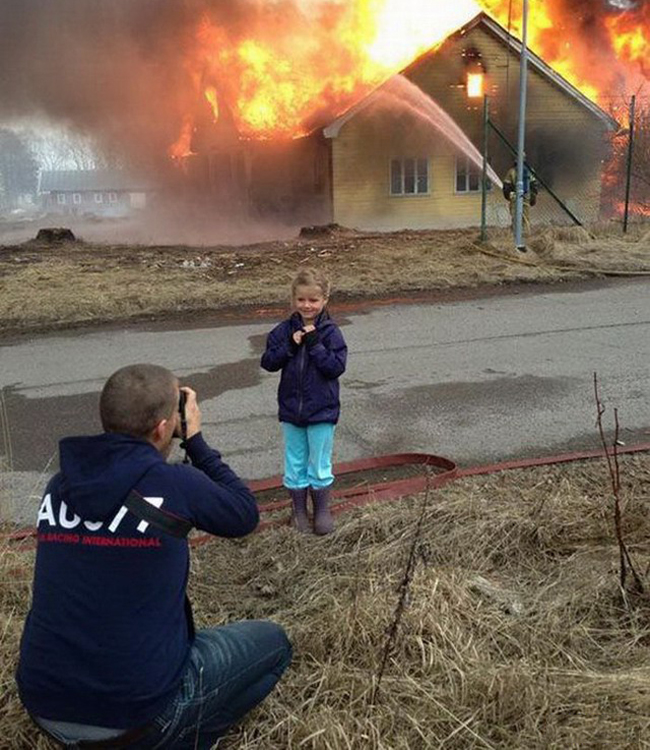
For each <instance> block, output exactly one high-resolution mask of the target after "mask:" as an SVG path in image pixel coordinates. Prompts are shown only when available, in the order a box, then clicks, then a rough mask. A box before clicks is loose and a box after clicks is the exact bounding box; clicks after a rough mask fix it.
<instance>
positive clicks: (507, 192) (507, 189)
mask: <svg viewBox="0 0 650 750" xmlns="http://www.w3.org/2000/svg"><path fill="white" fill-rule="evenodd" d="M538 190H539V188H538V185H537V180H536V179H535V177H534V175H533V174H532V172H531V171H530V169H529V168H528V165H527V164H526V162H525V161H524V204H523V211H522V215H521V227H522V229H523V230H524V231H526V232H527V231H528V230H529V229H530V207H531V206H534V205H535V204H536V203H537V193H538ZM503 197H504V198H505V199H506V200H507V201H508V202H509V204H510V216H511V218H512V231H513V232H514V230H515V215H516V210H517V208H516V207H517V160H516V159H515V161H514V162H513V164H512V166H511V167H510V169H509V170H508V173H507V174H506V176H505V177H504V178H503Z"/></svg>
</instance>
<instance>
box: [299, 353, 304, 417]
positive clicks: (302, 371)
mask: <svg viewBox="0 0 650 750" xmlns="http://www.w3.org/2000/svg"><path fill="white" fill-rule="evenodd" d="M298 372H299V373H300V377H299V378H298V419H300V418H301V416H302V393H303V387H302V380H303V376H304V373H305V346H304V344H303V345H302V347H301V348H300V368H299V370H298Z"/></svg>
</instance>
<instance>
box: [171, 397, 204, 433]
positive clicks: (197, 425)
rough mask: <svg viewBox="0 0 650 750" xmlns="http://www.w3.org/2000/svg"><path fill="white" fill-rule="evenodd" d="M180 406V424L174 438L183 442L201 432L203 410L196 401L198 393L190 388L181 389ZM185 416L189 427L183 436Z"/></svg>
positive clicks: (178, 423)
mask: <svg viewBox="0 0 650 750" xmlns="http://www.w3.org/2000/svg"><path fill="white" fill-rule="evenodd" d="M179 392H180V394H183V395H180V394H179V405H178V411H179V416H178V422H177V425H176V429H175V430H174V436H175V437H177V438H181V439H182V440H189V439H190V438H191V437H194V435H196V434H197V433H198V432H201V410H200V409H199V404H198V401H197V399H196V391H195V390H193V389H192V388H190V387H189V386H186V385H182V386H180V388H179ZM183 416H184V417H185V423H186V426H187V429H186V433H185V434H183V431H182V422H183Z"/></svg>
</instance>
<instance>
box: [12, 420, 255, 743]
mask: <svg viewBox="0 0 650 750" xmlns="http://www.w3.org/2000/svg"><path fill="white" fill-rule="evenodd" d="M187 453H188V455H189V457H190V459H191V461H192V464H193V466H188V465H182V464H179V465H172V464H168V463H166V461H165V459H164V458H163V456H162V455H161V454H160V453H159V452H158V451H157V450H156V448H154V446H153V445H151V444H150V443H148V442H146V441H144V440H138V439H137V438H132V437H128V436H126V435H117V434H104V435H98V436H95V437H80V438H66V439H64V440H62V441H61V443H60V466H61V471H60V472H59V473H58V474H56V475H55V476H54V477H53V478H52V479H51V480H50V482H49V484H48V486H47V488H46V490H45V495H44V498H43V501H42V504H41V507H40V510H39V514H38V548H37V554H36V566H35V571H34V591H33V597H32V606H31V610H30V613H29V615H28V617H27V621H26V623H25V629H24V632H23V637H22V641H21V649H20V662H19V666H18V672H17V682H18V688H19V692H20V697H21V700H22V702H23V704H24V705H25V707H26V708H27V710H28V711H29V712H30V713H31V714H32V715H35V716H40V717H42V718H45V719H52V720H55V721H70V722H77V723H81V724H91V725H95V726H102V727H112V728H117V729H130V728H133V727H137V726H140V725H142V724H145V723H147V722H148V721H150V720H151V719H152V718H154V717H155V716H156V715H157V714H159V713H160V712H161V711H162V710H163V709H164V708H165V706H166V705H167V704H168V703H169V701H170V700H171V699H172V698H173V697H174V695H175V693H176V692H177V691H178V689H179V687H180V682H181V678H182V675H183V672H184V670H185V667H186V665H187V662H188V658H189V652H190V647H191V644H192V639H193V637H194V626H193V623H192V614H191V609H190V607H189V602H186V595H185V588H186V584H187V578H188V572H189V549H188V543H187V540H186V539H177V538H175V537H172V536H170V535H168V534H165V533H164V532H162V531H159V530H157V529H156V528H154V527H152V526H151V525H149V524H147V523H146V522H144V521H141V520H139V519H138V518H137V517H136V516H135V515H133V514H132V513H130V512H129V511H127V510H126V508H125V507H124V506H123V502H124V499H125V497H126V496H127V495H128V493H129V491H130V490H131V489H132V488H134V489H135V490H136V491H137V492H139V493H140V494H141V495H143V496H144V497H145V498H147V499H148V500H149V501H150V502H152V503H153V504H155V505H158V506H159V507H162V508H163V510H165V511H167V512H169V513H172V514H175V515H177V516H180V517H182V518H185V519H188V520H189V521H191V522H192V524H193V525H194V526H195V527H196V528H198V529H202V530H203V531H206V532H208V533H210V534H216V535H218V536H225V537H238V536H243V535H245V534H248V533H249V532H251V531H253V529H254V528H255V527H256V526H257V523H258V519H259V516H258V511H257V506H256V503H255V499H254V497H253V495H252V494H251V492H250V491H249V490H248V488H247V487H246V486H245V485H244V484H243V482H242V481H241V480H240V479H239V478H238V477H237V475H236V474H235V473H234V472H233V471H232V470H231V469H230V468H229V467H228V466H227V465H226V464H225V463H223V461H222V460H221V457H220V455H219V453H217V451H215V450H212V449H211V448H210V447H209V446H208V445H207V444H206V442H205V441H204V439H203V437H202V435H201V434H200V433H199V434H197V435H194V436H193V437H192V438H190V440H188V441H187Z"/></svg>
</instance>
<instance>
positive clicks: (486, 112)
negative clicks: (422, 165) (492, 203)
mask: <svg viewBox="0 0 650 750" xmlns="http://www.w3.org/2000/svg"><path fill="white" fill-rule="evenodd" d="M489 137H490V103H489V99H488V96H487V94H486V95H485V96H484V97H483V174H482V175H481V242H485V240H487V185H488V180H487V168H488V140H489Z"/></svg>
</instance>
